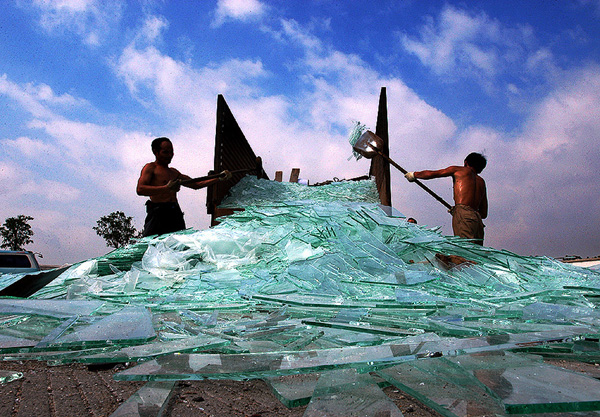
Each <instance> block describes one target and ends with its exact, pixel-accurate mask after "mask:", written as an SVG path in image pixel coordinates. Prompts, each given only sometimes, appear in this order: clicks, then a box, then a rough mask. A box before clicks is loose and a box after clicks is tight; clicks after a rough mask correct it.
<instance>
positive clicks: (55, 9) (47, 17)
mask: <svg viewBox="0 0 600 417" xmlns="http://www.w3.org/2000/svg"><path fill="white" fill-rule="evenodd" d="M30 6H31V7H33V8H34V9H35V10H36V11H37V12H39V14H40V17H39V24H40V25H41V27H42V28H44V29H45V30H46V31H47V32H48V33H57V32H58V33H62V32H71V33H74V34H75V35H77V36H79V37H81V38H82V40H83V42H84V43H85V44H87V45H90V46H97V45H99V44H101V43H102V42H104V40H106V39H109V38H110V33H111V31H112V30H113V29H114V28H115V27H116V25H117V24H118V23H119V21H120V19H121V14H122V11H123V9H124V7H125V3H124V2H123V1H122V0H34V1H33V2H32V3H31V4H30Z"/></svg>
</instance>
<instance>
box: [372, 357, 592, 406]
mask: <svg viewBox="0 0 600 417" xmlns="http://www.w3.org/2000/svg"><path fill="white" fill-rule="evenodd" d="M378 375H380V376H381V377H383V378H384V379H385V380H387V381H388V382H390V383H391V384H392V385H395V386H396V387H398V388H400V389H402V390H404V391H406V392H408V393H409V394H410V395H412V396H414V397H415V398H417V399H419V400H421V401H422V402H423V403H425V404H427V405H428V406H429V407H431V408H433V409H435V410H436V411H438V412H440V413H441V414H443V415H446V416H464V417H467V416H473V417H475V416H487V415H513V414H531V413H535V414H537V415H539V413H576V412H585V411H593V410H599V409H600V408H599V403H598V400H599V399H600V390H599V388H600V381H598V380H597V379H595V378H590V377H587V376H585V375H582V374H580V373H576V372H572V371H568V370H565V369H562V368H558V367H555V366H551V365H548V364H545V363H544V361H543V359H542V357H541V356H534V355H518V354H513V353H510V352H505V351H495V352H484V353H479V354H472V355H463V356H457V357H446V358H435V359H430V360H425V361H421V360H419V361H413V362H410V363H405V364H401V365H398V366H394V367H391V368H386V369H383V370H379V371H378Z"/></svg>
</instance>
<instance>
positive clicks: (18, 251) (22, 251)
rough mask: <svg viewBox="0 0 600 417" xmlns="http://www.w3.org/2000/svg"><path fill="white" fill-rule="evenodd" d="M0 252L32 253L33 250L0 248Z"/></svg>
mask: <svg viewBox="0 0 600 417" xmlns="http://www.w3.org/2000/svg"><path fill="white" fill-rule="evenodd" d="M2 253H15V254H16V253H33V252H31V251H28V250H4V249H2V250H0V254H2Z"/></svg>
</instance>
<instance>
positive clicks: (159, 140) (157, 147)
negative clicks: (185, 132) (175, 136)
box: [152, 136, 171, 154]
mask: <svg viewBox="0 0 600 417" xmlns="http://www.w3.org/2000/svg"><path fill="white" fill-rule="evenodd" d="M165 141H169V142H171V139H169V138H166V137H164V136H161V137H160V138H156V139H154V140H153V141H152V153H153V154H157V153H158V152H160V145H162V143H163V142H165Z"/></svg>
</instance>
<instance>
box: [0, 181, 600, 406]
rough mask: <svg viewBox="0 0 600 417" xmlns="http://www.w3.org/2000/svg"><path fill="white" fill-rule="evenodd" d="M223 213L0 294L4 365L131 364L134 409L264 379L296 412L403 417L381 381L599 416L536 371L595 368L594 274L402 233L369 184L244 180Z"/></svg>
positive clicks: (411, 230) (431, 233) (441, 397)
mask: <svg viewBox="0 0 600 417" xmlns="http://www.w3.org/2000/svg"><path fill="white" fill-rule="evenodd" d="M222 207H228V208H237V209H243V210H240V211H236V212H235V213H234V214H232V215H231V216H228V217H225V218H222V219H221V220H222V222H221V223H220V224H219V225H218V226H216V227H214V228H211V229H208V230H203V231H196V230H191V229H189V230H186V231H184V232H180V233H175V234H170V235H164V236H160V237H149V238H144V239H142V240H140V241H138V242H137V243H135V244H133V245H130V246H127V247H125V248H121V249H118V250H115V251H113V252H111V253H109V254H107V255H105V256H103V257H99V258H95V259H90V260H87V261H85V262H82V263H80V264H77V265H74V266H72V267H71V268H69V269H68V270H67V271H65V272H63V273H62V274H61V275H59V276H58V277H57V278H56V279H54V280H53V281H52V282H51V283H50V284H48V285H47V286H45V287H44V288H42V289H41V290H39V291H37V292H36V293H35V294H34V295H32V296H30V297H28V298H26V299H20V298H11V297H3V298H0V354H1V356H2V359H3V360H5V361H11V360H39V361H47V362H48V363H50V364H53V365H61V364H68V363H73V362H79V363H88V364H100V363H116V362H137V365H135V366H132V367H130V368H128V369H126V370H124V371H122V372H120V373H118V374H117V375H116V378H117V379H120V380H144V381H150V382H149V383H148V384H147V386H146V387H145V388H144V389H145V391H144V392H143V393H139V394H136V395H137V397H136V398H133V397H132V399H131V402H132V403H136V402H139V401H141V399H140V398H142V397H143V398H146V397H149V398H159V399H160V400H157V401H159V402H160V401H165V400H166V399H167V398H168V392H169V390H170V387H172V386H173V381H176V380H189V379H206V378H215V379H217V378H225V379H249V378H260V379H263V380H265V381H266V382H267V383H268V384H270V385H271V387H272V389H273V391H274V392H275V394H276V396H277V397H278V398H279V399H280V400H281V401H282V402H283V403H284V404H285V405H287V406H288V407H293V406H297V405H303V404H309V406H308V407H307V409H306V412H305V415H307V416H312V415H323V413H325V414H328V415H375V414H376V413H377V412H382V413H386V415H402V414H401V413H400V411H399V410H398V409H397V408H395V405H394V404H393V403H391V402H390V401H389V400H387V397H386V396H385V395H384V394H383V393H382V392H381V389H380V387H381V386H383V385H386V384H388V385H389V384H392V385H395V386H397V387H398V388H400V389H401V390H403V391H406V392H408V393H409V394H411V395H413V396H414V397H416V398H417V399H419V400H420V401H422V402H423V403H425V404H426V405H428V406H430V407H432V408H433V409H435V410H436V411H438V412H440V413H441V414H443V415H448V416H473V415H508V414H528V413H544V412H559V413H574V412H579V413H587V414H594V415H595V414H596V413H595V411H596V410H600V381H598V380H596V379H594V378H591V377H589V376H586V375H583V374H576V373H573V372H570V371H567V370H564V369H562V368H558V367H554V366H551V365H548V364H546V363H545V362H544V360H543V358H544V357H551V358H562V359H573V360H579V361H587V362H595V361H598V360H600V354H599V344H598V333H599V331H598V327H599V326H600V315H599V314H598V310H597V307H598V302H599V300H600V274H599V273H598V272H596V271H594V270H591V269H586V268H578V267H574V266H570V265H568V264H563V263H560V262H558V261H556V260H553V259H550V258H544V257H524V256H518V255H516V254H514V253H511V252H508V251H504V250H497V249H492V248H488V247H481V246H478V245H475V244H472V243H471V242H469V241H467V240H464V239H461V238H457V237H448V236H443V235H441V234H440V233H439V231H438V230H435V229H430V228H426V227H423V226H418V225H414V224H411V223H407V222H406V219H405V218H404V217H403V216H402V215H401V214H400V213H398V212H396V211H394V210H393V209H391V208H389V207H382V206H380V205H379V204H378V196H377V190H376V187H375V184H374V181H372V180H364V181H343V182H334V183H332V184H328V185H324V186H320V187H309V186H303V185H298V184H294V183H279V182H274V181H268V180H259V179H256V178H255V177H252V176H247V177H245V178H244V179H242V181H240V182H239V183H238V184H237V185H236V186H235V187H234V188H233V189H232V191H231V194H230V196H229V197H228V198H227V199H226V200H224V201H223V203H222ZM11 282H12V281H11ZM297 374H305V375H306V377H305V378H303V379H302V380H301V381H302V383H299V382H298V380H297V379H294V378H292V376H293V375H297ZM155 391H156V392H155ZM157 409H160V404H158V405H157ZM353 410H354V411H353ZM361 410H362V411H361ZM365 410H368V411H365ZM353 413H355V414H353ZM365 413H367V414H365ZM369 413H371V414H369Z"/></svg>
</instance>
